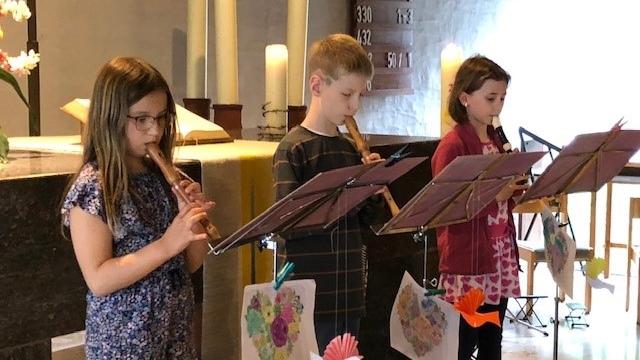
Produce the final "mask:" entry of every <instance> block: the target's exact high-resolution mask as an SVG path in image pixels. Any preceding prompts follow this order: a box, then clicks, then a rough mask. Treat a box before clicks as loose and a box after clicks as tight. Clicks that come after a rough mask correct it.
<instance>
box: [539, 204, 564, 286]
mask: <svg viewBox="0 0 640 360" xmlns="http://www.w3.org/2000/svg"><path fill="white" fill-rule="evenodd" d="M543 231H544V242H545V249H547V251H545V258H546V260H547V262H548V263H549V266H550V268H551V269H552V272H553V273H554V274H559V273H560V272H562V269H563V268H564V266H565V264H566V263H567V260H568V259H569V251H568V247H567V242H566V240H565V238H564V237H563V235H564V234H562V233H560V232H561V230H560V229H559V228H558V225H557V222H556V220H555V218H554V217H553V216H549V217H547V218H546V219H544V221H543Z"/></svg>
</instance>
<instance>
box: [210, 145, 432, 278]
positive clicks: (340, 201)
mask: <svg viewBox="0 0 640 360" xmlns="http://www.w3.org/2000/svg"><path fill="white" fill-rule="evenodd" d="M426 159H427V158H426V157H413V158H405V159H401V160H398V158H390V159H388V160H386V161H379V162H376V163H372V164H367V165H356V166H350V167H344V168H340V169H335V170H331V171H328V172H324V173H319V174H318V175H316V176H315V177H314V178H313V179H311V180H309V181H308V182H306V183H305V184H303V185H302V186H300V187H299V188H297V189H296V190H295V191H293V192H292V193H290V194H289V195H287V196H286V197H284V198H283V199H281V200H280V201H278V202H277V203H275V204H274V205H272V206H271V207H269V209H267V210H266V211H265V212H263V213H262V214H260V215H259V216H257V217H256V218H254V219H253V220H251V221H250V222H249V223H247V224H246V225H244V226H243V227H242V228H240V229H238V230H237V231H236V232H234V233H233V234H231V235H230V236H229V237H227V238H226V239H224V240H223V241H222V242H220V243H219V244H218V245H216V246H215V247H214V249H213V253H214V254H216V255H220V254H222V253H224V252H225V251H227V250H229V249H232V248H234V247H237V246H240V245H244V244H247V243H250V242H253V241H260V245H261V246H263V247H264V246H265V245H266V243H267V242H268V241H270V240H272V239H273V238H274V237H275V236H291V235H296V234H300V233H312V232H315V231H326V230H327V229H328V228H330V227H331V226H333V224H335V222H336V221H338V220H339V219H340V218H341V217H343V216H344V215H346V214H347V213H348V212H349V211H351V210H352V209H353V208H355V207H357V206H359V205H361V204H362V203H363V202H364V201H365V200H367V199H368V198H369V197H371V196H373V195H375V194H376V193H378V192H380V191H381V190H383V189H385V188H386V187H387V185H388V184H390V183H392V182H393V181H394V180H396V179H397V178H399V177H400V176H402V175H403V174H405V173H406V172H407V171H409V170H411V169H412V168H414V167H415V166H417V165H418V164H420V163H422V162H423V161H425V160H426ZM274 253H275V251H274ZM274 270H275V262H274Z"/></svg>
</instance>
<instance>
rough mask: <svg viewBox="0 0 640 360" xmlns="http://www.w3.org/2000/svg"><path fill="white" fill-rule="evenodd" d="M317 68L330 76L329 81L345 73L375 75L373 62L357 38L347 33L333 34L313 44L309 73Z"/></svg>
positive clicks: (369, 76) (367, 76)
mask: <svg viewBox="0 0 640 360" xmlns="http://www.w3.org/2000/svg"><path fill="white" fill-rule="evenodd" d="M317 70H320V71H322V73H323V74H324V75H326V76H327V77H328V79H325V81H327V82H331V80H338V79H339V78H340V76H342V75H345V74H358V75H362V76H364V77H366V78H368V79H371V77H373V64H372V63H371V60H369V56H368V55H367V52H366V51H365V50H364V48H363V47H362V46H361V45H360V44H359V43H358V41H357V40H356V39H354V38H353V37H351V36H349V35H346V34H331V35H329V36H327V37H325V38H323V39H320V40H318V41H316V42H315V43H313V45H311V49H310V50H309V74H313V73H315V72H316V71H317Z"/></svg>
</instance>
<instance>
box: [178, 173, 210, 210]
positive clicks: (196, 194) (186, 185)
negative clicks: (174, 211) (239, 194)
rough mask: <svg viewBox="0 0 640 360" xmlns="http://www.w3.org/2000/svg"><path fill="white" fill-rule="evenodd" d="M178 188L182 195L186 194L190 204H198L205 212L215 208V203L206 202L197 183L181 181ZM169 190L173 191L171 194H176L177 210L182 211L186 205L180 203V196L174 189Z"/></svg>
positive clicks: (182, 202)
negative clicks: (180, 189) (182, 192)
mask: <svg viewBox="0 0 640 360" xmlns="http://www.w3.org/2000/svg"><path fill="white" fill-rule="evenodd" d="M179 186H180V187H181V188H182V190H183V191H184V193H185V194H187V196H188V197H189V200H190V201H191V202H194V203H196V204H198V205H199V206H200V207H202V208H203V209H204V210H205V211H208V210H211V209H213V208H214V207H215V205H216V203H214V202H213V201H210V200H208V199H207V198H206V197H205V195H204V193H202V187H201V186H200V184H199V183H197V182H195V181H194V182H191V181H189V180H181V181H180V185H179ZM171 190H173V193H174V194H176V197H177V198H178V209H180V210H182V208H183V207H184V206H185V205H187V204H186V203H185V202H184V201H182V199H181V198H180V196H179V195H178V194H177V191H176V189H173V188H172V189H171Z"/></svg>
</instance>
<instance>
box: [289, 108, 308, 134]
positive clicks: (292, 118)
mask: <svg viewBox="0 0 640 360" xmlns="http://www.w3.org/2000/svg"><path fill="white" fill-rule="evenodd" d="M306 116H307V107H306V106H305V105H299V106H297V105H289V113H288V114H287V131H289V130H291V129H293V128H294V127H296V126H298V125H300V124H302V121H303V120H304V118H305V117H306Z"/></svg>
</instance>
